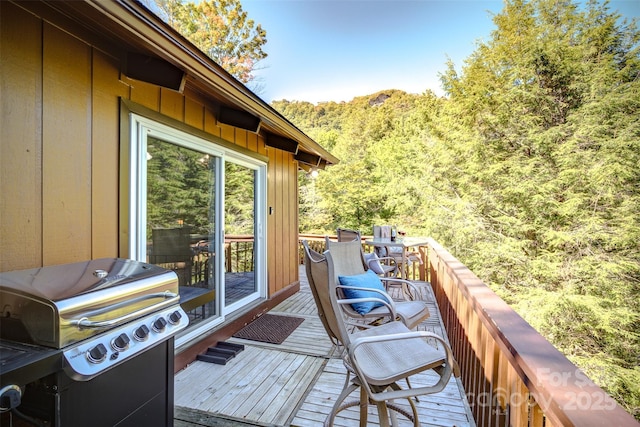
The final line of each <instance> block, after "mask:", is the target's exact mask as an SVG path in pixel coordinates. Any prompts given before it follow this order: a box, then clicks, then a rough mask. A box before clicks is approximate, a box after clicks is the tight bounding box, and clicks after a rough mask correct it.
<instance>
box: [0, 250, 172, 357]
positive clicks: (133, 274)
mask: <svg viewBox="0 0 640 427" xmlns="http://www.w3.org/2000/svg"><path fill="white" fill-rule="evenodd" d="M178 302H179V294H178V279H177V276H176V274H175V273H174V272H172V271H170V270H166V269H164V268H161V267H158V266H156V265H152V264H146V263H142V262H138V261H133V260H129V259H122V258H102V259H96V260H91V261H84V262H78V263H73V264H63V265H54V266H47V267H41V268H34V269H29V270H20V271H11V272H5V273H0V310H1V311H0V316H1V317H0V337H1V338H3V339H10V340H14V341H18V342H24V343H35V344H40V345H45V346H48V347H54V348H63V347H65V346H67V345H69V344H71V343H74V342H77V341H80V340H83V339H86V338H89V337H91V336H94V335H97V334H98V333H100V332H103V331H104V330H108V329H110V328H114V327H117V326H119V325H122V324H124V323H127V322H129V321H131V320H134V319H137V318H140V317H142V316H145V315H148V314H150V313H153V312H155V311H159V310H162V309H164V308H166V307H168V306H171V305H177V304H178Z"/></svg>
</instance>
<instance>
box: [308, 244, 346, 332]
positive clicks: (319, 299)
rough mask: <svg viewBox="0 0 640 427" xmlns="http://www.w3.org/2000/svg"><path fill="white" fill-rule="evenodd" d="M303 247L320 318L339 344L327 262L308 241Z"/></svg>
mask: <svg viewBox="0 0 640 427" xmlns="http://www.w3.org/2000/svg"><path fill="white" fill-rule="evenodd" d="M302 246H303V247H304V267H305V270H306V272H307V280H308V281H309V287H310V288H311V294H312V295H313V299H314V301H315V303H316V308H317V310H318V317H320V321H321V322H322V326H323V327H324V329H325V331H326V332H327V335H329V338H330V339H331V341H332V342H333V343H334V344H338V341H339V333H340V329H339V326H338V321H337V319H336V317H335V315H334V314H333V308H332V306H331V298H330V295H329V272H328V267H327V260H326V258H325V256H324V255H322V254H320V253H318V252H316V251H314V250H313V249H311V248H310V247H309V243H308V242H307V241H306V240H304V241H303V242H302Z"/></svg>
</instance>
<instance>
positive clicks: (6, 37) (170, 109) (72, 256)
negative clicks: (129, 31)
mask: <svg viewBox="0 0 640 427" xmlns="http://www.w3.org/2000/svg"><path fill="white" fill-rule="evenodd" d="M52 21H53V22H52ZM64 22H65V21H64V19H62V18H59V20H56V19H53V20H52V19H51V17H47V19H42V18H40V17H38V16H36V15H34V14H33V13H31V12H29V11H27V10H24V9H22V8H21V7H20V6H18V5H16V4H13V3H8V2H0V55H1V56H2V60H1V61H0V102H1V104H0V105H1V111H0V117H1V119H2V126H1V130H0V136H1V140H0V194H1V203H0V271H9V270H16V269H23V268H34V267H40V266H45V265H53V264H61V263H68V262H76V261H82V260H86V259H94V258H101V257H117V256H121V255H120V254H119V249H118V248H119V242H118V238H119V226H118V218H119V210H118V209H119V207H118V206H119V179H120V171H119V157H120V99H127V100H129V101H131V102H134V103H136V104H139V105H141V106H144V107H146V108H149V109H151V110H153V111H156V112H159V113H160V114H162V115H164V116H166V117H169V118H171V119H174V120H177V121H179V122H181V123H184V124H186V125H188V126H190V127H193V128H194V129H197V130H199V131H204V132H206V133H207V134H209V135H212V136H215V137H219V138H222V139H224V140H226V141H228V142H230V143H233V144H237V145H238V146H239V147H242V148H244V149H248V150H250V151H253V152H256V153H258V154H260V155H263V156H267V157H268V159H269V163H268V170H267V176H268V184H267V189H268V195H267V201H268V202H267V204H268V206H269V207H272V208H273V209H272V213H271V214H270V215H268V216H267V218H268V224H267V230H268V234H267V238H268V245H267V247H268V280H269V293H270V294H272V293H274V292H277V291H279V290H281V289H283V288H285V287H286V286H288V285H290V284H292V283H295V282H297V281H298V268H297V263H296V260H297V254H296V251H297V243H298V236H297V230H298V217H297V215H298V200H297V189H298V188H297V186H298V184H297V163H296V161H295V160H294V158H293V155H292V154H291V153H288V152H284V151H281V150H278V149H275V148H271V147H267V146H266V145H265V142H264V139H263V138H262V137H261V136H259V135H257V134H255V133H252V132H247V131H245V130H242V129H238V128H234V127H231V126H227V125H224V124H222V123H218V122H217V121H216V120H215V116H214V113H213V107H212V103H211V102H210V101H209V100H208V98H207V95H206V94H203V93H200V92H195V91H194V90H192V89H190V88H189V87H187V89H185V91H184V93H179V92H176V91H173V90H170V89H166V88H162V87H159V86H156V85H153V84H149V83H145V82H142V81H137V80H132V79H129V78H127V77H126V76H124V75H123V74H122V73H121V70H120V61H119V59H118V56H117V55H115V54H112V53H110V52H109V51H108V50H107V49H104V48H98V47H96V46H95V45H94V44H92V42H91V40H92V37H93V36H92V35H91V34H90V33H84V31H86V30H83V29H79V27H73V26H70V28H72V29H69V28H65V25H64ZM73 28H75V29H76V30H77V31H74V30H73ZM101 46H102V45H101ZM114 49H116V48H115V47H114Z"/></svg>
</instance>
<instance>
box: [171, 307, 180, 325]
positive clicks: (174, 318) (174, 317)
mask: <svg viewBox="0 0 640 427" xmlns="http://www.w3.org/2000/svg"><path fill="white" fill-rule="evenodd" d="M168 319H169V323H171V324H172V325H177V324H178V323H180V319H182V314H180V312H179V311H178V310H176V311H174V312H173V313H171V314H170V315H169V317H168Z"/></svg>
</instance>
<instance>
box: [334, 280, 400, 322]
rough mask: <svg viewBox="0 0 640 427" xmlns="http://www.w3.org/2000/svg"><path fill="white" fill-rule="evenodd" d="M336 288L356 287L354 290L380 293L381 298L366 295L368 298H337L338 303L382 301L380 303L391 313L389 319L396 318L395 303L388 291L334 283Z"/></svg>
mask: <svg viewBox="0 0 640 427" xmlns="http://www.w3.org/2000/svg"><path fill="white" fill-rule="evenodd" d="M336 288H349V289H356V290H361V291H368V292H375V293H377V294H380V295H381V298H376V297H368V298H344V299H339V300H338V304H349V305H351V304H353V303H359V302H379V303H382V305H384V306H385V307H386V308H387V310H389V313H390V315H391V319H395V318H396V304H395V302H393V298H391V295H389V294H388V293H386V292H384V291H381V290H379V289H371V288H360V287H355V286H344V285H336Z"/></svg>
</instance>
